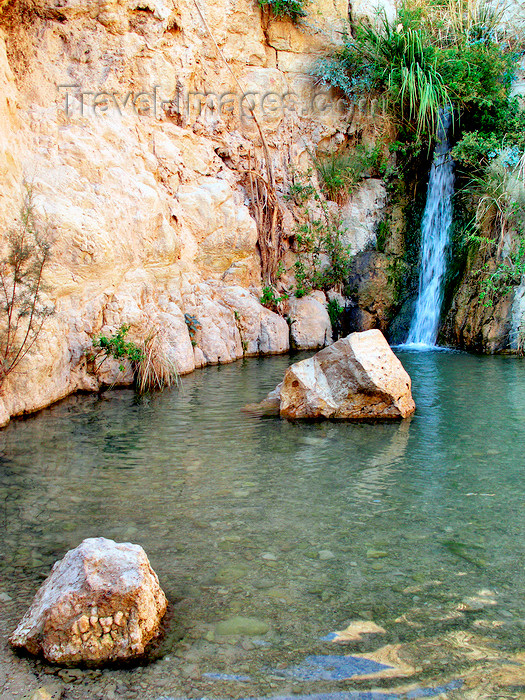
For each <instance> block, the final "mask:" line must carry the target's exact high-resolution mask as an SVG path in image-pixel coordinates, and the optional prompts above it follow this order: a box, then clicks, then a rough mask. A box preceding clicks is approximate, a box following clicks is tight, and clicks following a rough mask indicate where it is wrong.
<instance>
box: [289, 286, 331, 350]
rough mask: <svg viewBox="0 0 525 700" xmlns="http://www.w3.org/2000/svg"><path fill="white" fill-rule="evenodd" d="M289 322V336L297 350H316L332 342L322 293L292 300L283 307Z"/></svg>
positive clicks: (329, 323)
mask: <svg viewBox="0 0 525 700" xmlns="http://www.w3.org/2000/svg"><path fill="white" fill-rule="evenodd" d="M284 312H285V313H286V315H287V316H288V318H289V320H290V335H291V340H292V344H293V346H294V347H295V348H296V349H297V350H316V349H317V348H323V347H324V346H325V345H329V344H330V343H331V342H332V324H331V322H330V317H329V315H328V311H327V310H326V297H325V295H324V293H323V292H320V291H314V292H312V293H311V294H309V295H308V296H305V297H301V298H299V299H296V298H292V299H291V300H289V301H288V302H287V304H286V305H285V307H284Z"/></svg>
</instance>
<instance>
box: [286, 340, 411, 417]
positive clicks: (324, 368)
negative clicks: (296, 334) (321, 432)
mask: <svg viewBox="0 0 525 700" xmlns="http://www.w3.org/2000/svg"><path fill="white" fill-rule="evenodd" d="M410 389H411V381H410V377H409V376H408V374H407V373H406V372H405V370H404V369H403V366H402V364H401V362H400V361H399V360H398V359H397V357H396V356H395V355H394V353H393V352H392V350H391V349H390V347H389V345H388V343H387V341H386V340H385V338H384V336H383V334H382V333H381V331H378V330H370V331H365V332H364V333H352V334H351V335H349V336H347V337H346V338H342V339H341V340H338V341H337V342H336V343H334V344H333V345H331V346H330V347H328V348H325V349H324V350H321V351H320V352H318V353H317V354H316V355H314V356H313V357H310V358H308V359H307V360H303V361H302V362H297V363H296V364H294V365H292V366H291V367H289V368H288V370H287V371H286V374H285V376H284V381H283V385H282V388H281V393H280V415H281V417H282V418H288V419H291V420H293V419H304V418H306V419H318V418H330V419H334V420H354V421H359V420H392V419H400V418H406V417H407V416H409V415H411V414H412V413H413V412H414V410H415V404H414V401H413V399H412V394H411V391H410Z"/></svg>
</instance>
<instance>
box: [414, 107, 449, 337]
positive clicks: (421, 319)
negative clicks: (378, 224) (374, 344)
mask: <svg viewBox="0 0 525 700" xmlns="http://www.w3.org/2000/svg"><path fill="white" fill-rule="evenodd" d="M451 121H452V116H451V114H450V112H444V113H443V114H442V118H441V120H440V124H439V128H438V133H437V145H436V148H435V151H434V160H433V162H432V168H431V170H430V178H429V181H428V190H427V203H426V205H425V212H424V214H423V221H422V224H421V259H420V270H419V295H418V298H417V302H416V309H415V312H414V316H413V318H412V322H411V324H410V330H409V332H408V338H407V344H413V345H424V346H428V347H433V346H435V344H436V338H437V334H438V329H439V318H440V315H441V304H442V302H443V281H444V277H445V272H446V269H447V254H448V247H449V243H450V232H451V228H452V195H453V193H454V161H453V160H452V158H451V157H450V145H449V142H448V130H449V128H450V124H451Z"/></svg>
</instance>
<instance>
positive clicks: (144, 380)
mask: <svg viewBox="0 0 525 700" xmlns="http://www.w3.org/2000/svg"><path fill="white" fill-rule="evenodd" d="M129 328H130V327H129V325H127V324H123V325H122V326H121V327H120V328H119V329H118V330H117V331H116V332H115V333H114V334H112V335H109V336H107V335H99V336H97V337H96V338H94V339H93V348H94V350H95V354H94V355H93V357H92V359H93V360H94V361H95V362H96V361H97V359H98V358H100V357H101V358H102V359H101V360H100V362H99V363H98V365H96V369H98V368H100V367H101V365H102V364H103V363H104V362H105V361H106V360H107V359H108V358H110V357H112V358H114V359H115V360H118V361H119V362H120V363H121V364H120V365H119V368H120V371H121V372H122V371H123V370H124V365H123V364H122V361H123V360H128V361H129V362H130V364H131V367H132V370H133V374H134V376H135V379H136V387H137V390H138V392H139V393H140V394H143V393H145V392H147V391H152V390H154V389H164V388H165V387H169V386H172V385H173V384H176V383H177V382H178V379H179V375H178V372H177V367H176V366H175V363H174V362H173V360H172V359H171V349H170V347H169V344H168V343H167V339H166V334H165V332H164V331H163V329H161V328H157V327H154V326H151V325H147V326H144V328H143V329H142V330H140V333H139V334H140V335H141V336H142V339H141V340H140V341H139V342H138V343H136V342H135V341H133V340H127V339H126V336H127V334H128V332H129Z"/></svg>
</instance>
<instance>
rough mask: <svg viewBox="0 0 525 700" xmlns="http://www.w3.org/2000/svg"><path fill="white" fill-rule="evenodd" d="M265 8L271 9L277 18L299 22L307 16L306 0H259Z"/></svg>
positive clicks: (260, 4)
mask: <svg viewBox="0 0 525 700" xmlns="http://www.w3.org/2000/svg"><path fill="white" fill-rule="evenodd" d="M258 2H259V6H260V7H262V8H263V10H269V11H270V12H271V14H272V15H273V16H274V17H276V18H277V19H290V20H291V21H292V22H294V23H297V22H299V21H300V20H301V19H302V18H303V17H306V15H307V12H306V9H305V5H306V0H258Z"/></svg>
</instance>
